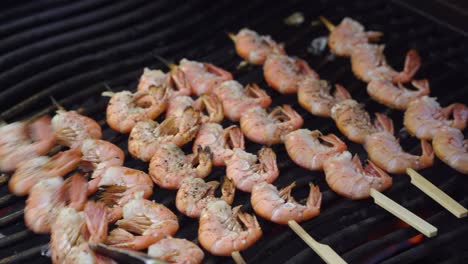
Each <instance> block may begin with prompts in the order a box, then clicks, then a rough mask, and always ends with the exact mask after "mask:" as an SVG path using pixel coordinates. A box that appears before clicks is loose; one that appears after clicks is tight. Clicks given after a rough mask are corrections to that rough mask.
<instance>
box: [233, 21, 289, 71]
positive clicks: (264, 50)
mask: <svg viewBox="0 0 468 264" xmlns="http://www.w3.org/2000/svg"><path fill="white" fill-rule="evenodd" d="M229 36H230V37H231V39H232V40H233V41H234V45H235V48H236V52H237V54H238V55H239V56H240V57H242V58H243V59H244V60H246V61H248V62H249V63H251V64H256V65H262V64H263V63H264V62H265V60H266V59H267V58H268V56H269V55H270V54H281V55H284V54H286V52H285V51H284V49H283V46H282V45H280V44H278V43H276V42H275V41H274V40H273V39H272V38H271V37H270V36H261V35H259V34H258V33H257V32H255V31H252V30H250V29H247V28H243V29H241V30H240V31H239V32H238V33H237V35H233V34H230V35H229Z"/></svg>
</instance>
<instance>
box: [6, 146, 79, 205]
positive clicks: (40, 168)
mask: <svg viewBox="0 0 468 264" xmlns="http://www.w3.org/2000/svg"><path fill="white" fill-rule="evenodd" d="M80 160H81V152H80V151H79V150H78V149H70V150H67V151H62V152H59V153H57V154H55V155H54V156H53V157H47V156H40V157H37V158H34V159H31V160H25V161H23V162H21V163H19V164H18V167H17V169H16V171H15V173H14V174H13V176H12V177H11V179H10V181H9V183H8V187H9V189H10V191H11V192H12V193H14V194H15V195H18V196H24V195H27V194H29V191H30V190H31V188H32V187H33V186H34V185H35V184H36V183H38V182H39V181H40V180H43V179H48V178H53V177H63V176H65V174H67V173H69V172H70V171H72V170H74V169H75V168H76V167H77V166H78V164H79V162H80Z"/></svg>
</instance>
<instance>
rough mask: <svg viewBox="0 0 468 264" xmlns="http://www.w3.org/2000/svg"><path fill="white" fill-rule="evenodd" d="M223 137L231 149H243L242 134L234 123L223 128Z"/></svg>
mask: <svg viewBox="0 0 468 264" xmlns="http://www.w3.org/2000/svg"><path fill="white" fill-rule="evenodd" d="M224 138H225V140H226V142H228V144H229V145H230V147H231V148H232V149H235V148H240V149H245V143H244V134H242V131H241V130H240V128H239V127H238V126H236V125H232V126H230V127H228V128H226V129H225V130H224Z"/></svg>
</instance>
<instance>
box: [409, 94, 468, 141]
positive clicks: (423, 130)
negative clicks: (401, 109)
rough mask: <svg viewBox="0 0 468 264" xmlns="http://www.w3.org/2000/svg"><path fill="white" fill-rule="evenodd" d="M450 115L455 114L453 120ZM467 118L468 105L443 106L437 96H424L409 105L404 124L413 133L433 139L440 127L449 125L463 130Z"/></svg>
mask: <svg viewBox="0 0 468 264" xmlns="http://www.w3.org/2000/svg"><path fill="white" fill-rule="evenodd" d="M450 115H453V119H452V120H450V119H449V117H450ZM467 120H468V107H466V106H465V105H463V104H459V103H455V104H451V105H449V106H447V107H445V108H442V107H441V106H440V105H439V103H438V102H437V101H436V98H433V97H427V96H423V97H421V98H418V99H416V100H414V101H412V102H411V103H410V104H409V105H408V109H406V111H405V116H404V119H403V124H404V125H405V128H406V129H407V130H408V132H409V133H410V134H411V135H413V136H415V137H417V138H419V139H426V140H431V139H432V137H433V136H434V133H435V132H436V130H437V129H438V128H441V127H444V126H449V127H454V128H457V129H460V130H463V129H465V127H466V122H467Z"/></svg>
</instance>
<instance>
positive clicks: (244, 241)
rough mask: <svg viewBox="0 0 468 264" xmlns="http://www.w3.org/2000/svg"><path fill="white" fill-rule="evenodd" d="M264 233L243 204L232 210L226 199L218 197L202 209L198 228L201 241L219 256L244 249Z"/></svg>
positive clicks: (207, 248) (208, 249)
mask: <svg viewBox="0 0 468 264" xmlns="http://www.w3.org/2000/svg"><path fill="white" fill-rule="evenodd" d="M261 236H262V229H261V228H260V225H259V224H258V221H257V218H255V216H253V215H249V214H247V213H242V212H240V206H238V207H235V208H233V209H232V210H231V206H229V205H228V204H227V203H226V202H225V201H223V200H218V201H214V202H211V203H208V205H207V206H206V207H205V209H203V211H202V213H201V216H200V225H199V228H198V242H199V243H200V245H201V246H202V247H203V248H205V249H206V250H207V251H209V252H210V253H211V254H213V255H216V256H229V255H230V254H231V253H232V252H234V251H242V250H244V249H246V248H248V247H250V246H251V245H252V244H254V243H255V242H256V241H257V240H259V239H260V237H261Z"/></svg>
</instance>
